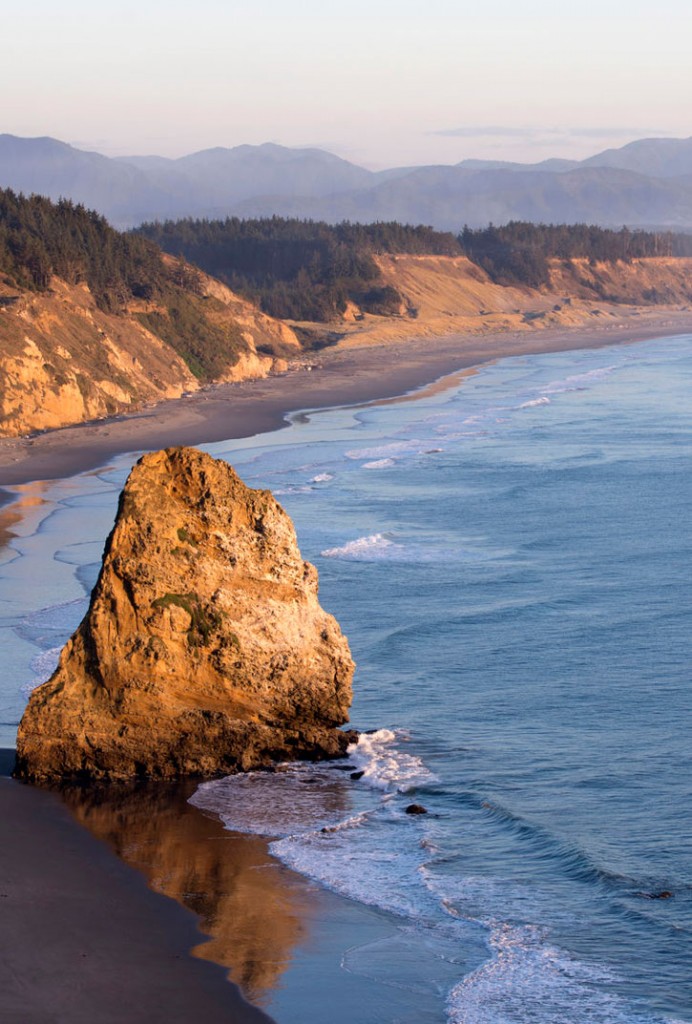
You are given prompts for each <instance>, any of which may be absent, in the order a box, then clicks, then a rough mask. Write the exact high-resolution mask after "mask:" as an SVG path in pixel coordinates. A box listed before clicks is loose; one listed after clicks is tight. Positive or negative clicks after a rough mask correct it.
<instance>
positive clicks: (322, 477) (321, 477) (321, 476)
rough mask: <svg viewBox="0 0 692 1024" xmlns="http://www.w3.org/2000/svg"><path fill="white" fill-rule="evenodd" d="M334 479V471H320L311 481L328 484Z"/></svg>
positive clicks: (312, 482)
mask: <svg viewBox="0 0 692 1024" xmlns="http://www.w3.org/2000/svg"><path fill="white" fill-rule="evenodd" d="M333 479H334V474H333V473H318V474H317V476H313V478H312V480H311V481H310V483H311V484H326V483H328V482H329V481H330V480H333Z"/></svg>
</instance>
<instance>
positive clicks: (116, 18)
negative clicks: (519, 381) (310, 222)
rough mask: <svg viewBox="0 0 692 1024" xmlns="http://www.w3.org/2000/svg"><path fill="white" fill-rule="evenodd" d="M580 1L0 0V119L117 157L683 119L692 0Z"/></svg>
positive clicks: (564, 134) (444, 157) (369, 161)
mask: <svg viewBox="0 0 692 1024" xmlns="http://www.w3.org/2000/svg"><path fill="white" fill-rule="evenodd" d="M5 2H7V0H5ZM571 6H573V8H574V9H573V10H572V11H570V12H569V13H565V8H566V5H565V4H564V3H560V2H559V0H550V2H548V0H476V2H473V3H471V2H468V0H417V2H414V0H351V2H349V3H346V2H342V0H331V2H330V0H319V2H318V0H294V2H291V3H287V2H281V0H185V2H183V0H138V2H134V0H120V2H116V0H100V2H95V0H62V2H61V3H56V2H55V0H32V2H31V3H30V4H25V5H22V7H23V9H19V5H16V4H14V5H12V13H11V14H9V13H8V14H6V15H5V18H4V19H3V20H4V31H3V47H2V49H3V52H2V59H1V60H0V95H1V96H2V97H3V98H4V103H3V104H2V106H0V114H1V116H0V132H8V133H10V134H14V135H21V136H38V135H50V136H53V137H54V138H58V139H61V140H63V141H65V142H69V143H71V144H72V145H75V146H77V147H78V148H80V149H92V150H96V151H97V152H100V153H105V154H106V155H107V156H124V155H131V154H159V155H162V156H169V157H175V156H182V155H184V154H186V153H190V152H194V151H196V150H200V149H206V148H209V147H212V146H236V145H240V144H243V143H250V144H259V143H262V142H276V143H279V144H282V145H286V146H317V147H320V148H323V149H327V150H329V151H330V152H333V153H336V154H337V155H339V156H342V157H344V158H346V159H348V160H352V161H353V162H354V163H358V164H361V165H363V166H366V167H370V168H373V169H381V168H385V167H394V166H405V165H414V164H430V163H445V164H451V163H457V162H458V161H460V160H463V159H466V158H469V157H477V158H483V159H498V160H520V161H524V162H531V161H536V160H541V159H544V158H546V157H550V156H559V157H570V158H575V159H579V158H582V157H585V156H589V155H591V154H593V153H596V152H600V151H601V150H603V149H605V148H608V147H611V146H621V145H623V144H625V143H626V142H629V141H632V140H633V139H636V138H645V137H652V136H673V137H683V138H686V137H689V136H690V135H692V74H691V73H690V70H689V43H690V39H691V38H692V4H691V3H690V0H658V2H657V3H653V2H651V0H646V2H644V0H627V2H625V0H576V2H575V3H574V4H573V5H571Z"/></svg>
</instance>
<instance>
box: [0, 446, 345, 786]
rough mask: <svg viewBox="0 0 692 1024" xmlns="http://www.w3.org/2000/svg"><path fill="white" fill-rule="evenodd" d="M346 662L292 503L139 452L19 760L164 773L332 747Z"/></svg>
mask: <svg viewBox="0 0 692 1024" xmlns="http://www.w3.org/2000/svg"><path fill="white" fill-rule="evenodd" d="M352 675H353V661H352V659H351V655H350V651H349V648H348V643H347V641H346V639H345V637H344V636H343V635H342V633H341V630H340V629H339V626H338V624H337V622H336V620H335V619H334V618H333V617H332V616H331V615H328V614H327V613H326V612H324V611H323V610H322V609H321V607H320V605H319V603H318V600H317V571H316V569H315V568H314V566H312V565H310V564H309V563H308V562H304V561H303V559H302V558H301V555H300V551H299V550H298V546H297V543H296V537H295V532H294V529H293V525H292V523H291V520H290V518H289V516H288V515H287V514H286V513H285V512H284V511H283V509H282V508H281V506H280V505H279V504H278V503H277V502H276V501H275V500H274V498H273V497H272V495H271V494H270V492H269V491H259V490H251V489H250V488H248V487H246V486H245V484H243V482H242V481H241V480H240V479H239V477H238V476H237V475H236V473H235V472H234V471H233V470H232V469H231V467H230V466H228V465H227V464H226V463H225V462H221V461H218V460H215V459H213V458H211V457H210V456H208V455H205V454H203V453H201V452H199V451H196V450H195V449H190V448H171V449H167V450H165V451H160V452H155V453H153V454H150V455H145V456H144V457H143V458H142V459H140V461H139V462H138V463H137V465H136V466H135V467H134V469H133V470H132V473H131V474H130V477H129V479H128V481H127V484H126V485H125V488H124V490H123V493H122V495H121V498H120V506H119V510H118V516H117V519H116V524H115V527H114V529H113V532H112V533H111V535H110V537H109V539H108V541H107V543H106V549H105V553H104V560H103V566H102V568H101V573H100V576H99V579H98V582H97V584H96V587H95V588H94V592H93V594H92V598H91V604H90V607H89V611H88V612H87V614H86V616H85V618H84V620H83V621H82V623H81V625H80V626H79V628H78V629H77V631H76V632H75V634H74V635H73V637H72V638H71V639H70V641H69V642H68V643H67V644H66V646H65V648H64V649H63V651H62V654H61V657H60V663H59V665H58V668H57V669H56V671H55V673H54V675H53V676H52V678H51V679H50V680H49V681H48V682H47V683H44V684H43V686H40V687H39V688H38V689H37V690H35V691H34V693H33V694H32V696H31V699H30V701H29V704H28V706H27V709H26V711H25V713H24V717H23V718H22V721H21V724H20V727H19V733H18V737H17V774H18V775H20V776H23V777H25V778H30V779H34V780H48V779H59V778H60V779H65V778H80V777H81V778H111V779H125V778H132V777H136V776H139V777H174V776H178V775H184V774H201V775H209V774H213V773H215V772H232V771H235V770H247V769H250V768H255V767H259V766H262V765H267V764H270V763H271V762H272V761H275V760H281V759H298V758H313V759H319V758H327V757H335V756H338V755H339V754H341V753H343V752H344V751H345V748H346V745H347V743H348V742H349V739H352V738H353V737H352V734H351V735H350V736H349V734H348V733H345V732H341V731H339V729H338V726H340V725H342V724H343V723H344V722H346V721H347V720H348V708H349V705H350V701H351V679H352Z"/></svg>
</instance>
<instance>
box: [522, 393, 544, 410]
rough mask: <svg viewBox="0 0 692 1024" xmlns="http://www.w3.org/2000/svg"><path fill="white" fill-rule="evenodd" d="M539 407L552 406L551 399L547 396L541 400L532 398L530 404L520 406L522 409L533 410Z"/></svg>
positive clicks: (523, 403)
mask: <svg viewBox="0 0 692 1024" xmlns="http://www.w3.org/2000/svg"><path fill="white" fill-rule="evenodd" d="M538 405H550V399H549V398H548V396H547V395H542V396H541V398H532V399H531V400H530V401H528V402H522V403H521V405H520V406H519V408H520V409H533V408H535V407H536V406H538Z"/></svg>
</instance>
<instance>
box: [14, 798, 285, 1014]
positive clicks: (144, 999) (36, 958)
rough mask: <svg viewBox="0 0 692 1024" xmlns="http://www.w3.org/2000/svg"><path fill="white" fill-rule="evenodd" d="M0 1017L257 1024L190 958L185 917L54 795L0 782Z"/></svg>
mask: <svg viewBox="0 0 692 1024" xmlns="http://www.w3.org/2000/svg"><path fill="white" fill-rule="evenodd" d="M0 815H1V816H2V821H3V840H2V844H1V845H0V922H1V926H0V937H1V941H2V957H1V958H0V1018H2V1020H6V1021H16V1022H17V1024H20V1022H21V1024H65V1022H67V1021H69V1022H70V1024H125V1022H127V1024H157V1022H161V1024H163V1022H166V1024H174V1022H175V1024H196V1022H199V1021H204V1022H205V1024H217V1022H218V1024H222V1022H223V1024H262V1022H265V1024H267V1022H269V1021H270V1018H269V1017H267V1016H266V1015H265V1014H264V1013H262V1012H261V1011H260V1010H257V1009H255V1008H254V1007H252V1006H250V1005H249V1004H248V1003H246V1002H245V1001H244V999H243V998H242V997H241V995H240V993H239V991H238V989H237V988H236V987H235V986H233V985H229V984H228V982H227V981H226V979H225V977H224V971H223V970H222V969H221V968H219V967H215V966H214V965H212V964H210V963H205V962H204V961H202V960H195V959H192V958H191V957H190V956H189V950H190V947H191V946H193V945H195V943H197V942H199V939H200V935H199V932H198V931H197V930H196V928H195V924H194V918H193V917H192V915H190V914H187V913H186V912H185V911H184V910H182V909H181V908H180V907H179V906H177V905H176V904H175V903H173V902H172V901H169V900H161V899H160V897H158V896H157V895H156V894H155V893H153V892H151V890H150V889H148V888H147V885H146V882H145V880H144V878H142V877H141V876H140V875H139V874H138V873H136V872H133V871H131V870H130V868H128V867H127V866H126V865H125V864H123V863H122V861H120V860H119V859H118V858H117V857H116V856H115V854H114V853H112V852H111V851H110V850H109V849H108V848H107V847H106V846H105V845H104V844H102V843H100V842H98V841H97V840H96V839H94V838H93V837H92V836H91V835H89V833H88V832H87V831H85V830H84V829H82V828H80V827H79V826H78V825H77V824H76V823H75V822H74V821H73V820H72V818H71V816H70V814H69V812H68V811H67V809H66V808H65V806H64V804H63V803H62V802H61V801H60V799H59V797H57V796H56V795H55V794H53V793H49V792H45V791H43V790H40V789H35V788H32V787H29V786H25V785H23V784H21V783H18V782H15V781H13V780H11V779H9V778H0Z"/></svg>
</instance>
